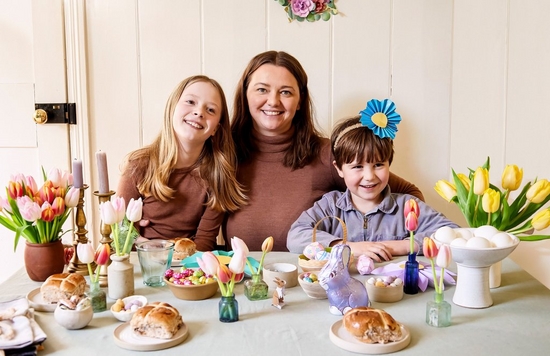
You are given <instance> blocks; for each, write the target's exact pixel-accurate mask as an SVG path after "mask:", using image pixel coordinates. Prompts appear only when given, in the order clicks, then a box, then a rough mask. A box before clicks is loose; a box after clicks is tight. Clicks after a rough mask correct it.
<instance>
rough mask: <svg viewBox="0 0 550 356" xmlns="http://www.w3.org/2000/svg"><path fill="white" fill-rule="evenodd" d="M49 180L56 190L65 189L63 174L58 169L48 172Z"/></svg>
mask: <svg viewBox="0 0 550 356" xmlns="http://www.w3.org/2000/svg"><path fill="white" fill-rule="evenodd" d="M48 180H50V181H51V182H52V184H53V186H54V187H55V188H57V187H63V186H64V185H63V184H62V183H63V180H62V173H61V171H60V170H59V169H58V168H52V169H51V170H50V171H49V172H48Z"/></svg>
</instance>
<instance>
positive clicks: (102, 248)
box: [94, 244, 111, 266]
mask: <svg viewBox="0 0 550 356" xmlns="http://www.w3.org/2000/svg"><path fill="white" fill-rule="evenodd" d="M110 256H111V246H110V245H109V244H100V245H99V247H98V248H97V250H96V251H95V256H94V260H95V263H97V264H98V265H100V266H104V265H106V264H107V263H109V258H110Z"/></svg>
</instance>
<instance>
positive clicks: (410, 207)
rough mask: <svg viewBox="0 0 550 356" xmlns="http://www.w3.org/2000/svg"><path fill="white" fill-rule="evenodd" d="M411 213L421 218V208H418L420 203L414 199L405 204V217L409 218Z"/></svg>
mask: <svg viewBox="0 0 550 356" xmlns="http://www.w3.org/2000/svg"><path fill="white" fill-rule="evenodd" d="M411 211H413V212H414V213H415V214H416V217H418V216H420V208H419V207H418V203H417V202H416V200H414V199H409V200H408V201H407V202H406V203H405V211H404V214H405V217H407V216H408V215H409V213H410V212H411Z"/></svg>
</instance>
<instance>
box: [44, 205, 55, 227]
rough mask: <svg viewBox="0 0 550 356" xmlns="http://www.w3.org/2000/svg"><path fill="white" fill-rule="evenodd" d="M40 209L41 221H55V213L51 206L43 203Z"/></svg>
mask: <svg viewBox="0 0 550 356" xmlns="http://www.w3.org/2000/svg"><path fill="white" fill-rule="evenodd" d="M41 209H42V215H41V219H42V220H44V221H45V222H52V221H53V219H55V212H54V211H53V209H52V206H51V205H50V203H48V202H47V201H46V202H44V204H42V206H41Z"/></svg>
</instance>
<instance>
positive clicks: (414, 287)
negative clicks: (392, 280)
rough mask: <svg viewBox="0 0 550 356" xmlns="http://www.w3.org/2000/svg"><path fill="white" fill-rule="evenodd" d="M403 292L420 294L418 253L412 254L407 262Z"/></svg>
mask: <svg viewBox="0 0 550 356" xmlns="http://www.w3.org/2000/svg"><path fill="white" fill-rule="evenodd" d="M403 292H405V294H417V293H418V261H417V260H416V253H410V254H409V259H408V260H407V262H405V278H404V279H403Z"/></svg>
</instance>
